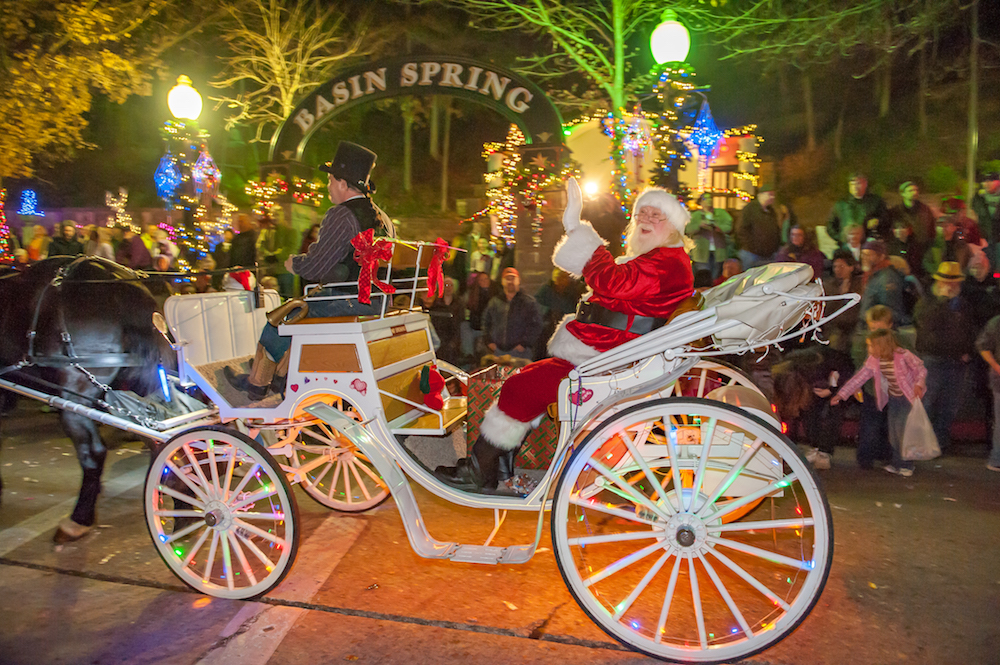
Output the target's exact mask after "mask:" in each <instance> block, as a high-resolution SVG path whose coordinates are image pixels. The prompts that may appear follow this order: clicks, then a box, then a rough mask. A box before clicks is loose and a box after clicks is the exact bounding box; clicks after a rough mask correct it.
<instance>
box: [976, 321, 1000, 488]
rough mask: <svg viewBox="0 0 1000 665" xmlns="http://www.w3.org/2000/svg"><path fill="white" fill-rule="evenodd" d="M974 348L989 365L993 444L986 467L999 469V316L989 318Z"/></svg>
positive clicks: (992, 469)
mask: <svg viewBox="0 0 1000 665" xmlns="http://www.w3.org/2000/svg"><path fill="white" fill-rule="evenodd" d="M976 350H977V351H979V355H980V357H982V359H983V360H984V361H985V362H986V365H987V366H988V367H989V377H990V378H989V385H990V392H992V393H993V445H992V447H991V448H990V457H989V459H988V460H987V462H986V468H987V469H989V470H990V471H1000V316H995V317H993V318H992V319H990V320H989V322H988V323H987V324H986V327H985V328H983V332H981V333H980V334H979V338H978V339H977V340H976Z"/></svg>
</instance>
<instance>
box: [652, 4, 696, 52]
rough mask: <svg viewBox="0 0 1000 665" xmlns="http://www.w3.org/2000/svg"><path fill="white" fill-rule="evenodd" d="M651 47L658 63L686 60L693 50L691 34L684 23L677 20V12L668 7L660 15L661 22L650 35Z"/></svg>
mask: <svg viewBox="0 0 1000 665" xmlns="http://www.w3.org/2000/svg"><path fill="white" fill-rule="evenodd" d="M649 49H650V50H651V51H652V52H653V59H654V60H656V64H658V65H663V64H666V63H668V62H684V61H685V60H687V56H688V51H690V50H691V35H690V34H689V33H688V29H687V28H685V27H684V24H683V23H681V22H680V21H678V20H677V13H676V12H674V10H672V9H667V10H665V11H664V12H663V14H662V15H661V16H660V24H659V25H658V26H656V29H655V30H653V34H651V35H650V36H649Z"/></svg>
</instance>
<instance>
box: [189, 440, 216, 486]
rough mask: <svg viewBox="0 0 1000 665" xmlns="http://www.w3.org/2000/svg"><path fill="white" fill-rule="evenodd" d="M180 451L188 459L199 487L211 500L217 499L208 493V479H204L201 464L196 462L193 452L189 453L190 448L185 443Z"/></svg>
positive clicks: (196, 458)
mask: <svg viewBox="0 0 1000 665" xmlns="http://www.w3.org/2000/svg"><path fill="white" fill-rule="evenodd" d="M182 449H183V450H184V455H185V456H186V457H187V458H188V461H189V462H190V463H191V466H192V467H193V468H194V473H195V475H197V476H198V480H200V481H201V486H202V487H204V488H205V490H206V491H208V492H209V494H208V496H209V497H210V498H213V499H214V498H218V497H214V496H212V492H210V491H209V487H210V485H209V484H208V479H207V478H205V472H204V471H202V470H201V462H199V461H198V457H197V456H196V455H195V454H194V453H193V452H191V446H189V445H188V444H186V443H185V444H184V445H183V447H182Z"/></svg>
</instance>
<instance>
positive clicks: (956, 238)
mask: <svg viewBox="0 0 1000 665" xmlns="http://www.w3.org/2000/svg"><path fill="white" fill-rule="evenodd" d="M937 223H938V228H939V229H940V230H939V232H938V235H937V238H936V239H935V240H934V242H933V243H932V244H931V246H930V247H928V248H927V251H926V252H925V253H924V270H925V271H926V272H927V274H928V275H933V274H934V273H935V272H936V271H937V268H938V266H939V265H941V264H942V263H944V262H946V261H954V262H955V263H957V264H958V265H959V267H960V268H961V269H962V271H963V272H964V271H965V269H966V268H967V267H968V265H969V259H970V258H971V256H972V250H970V249H969V244H968V243H967V242H966V241H965V239H963V238H962V234H961V233H959V232H958V231H959V226H958V223H957V221H956V219H955V216H954V215H945V216H942V217H940V218H939V219H938V222H937Z"/></svg>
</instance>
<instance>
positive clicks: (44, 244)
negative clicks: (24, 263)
mask: <svg viewBox="0 0 1000 665" xmlns="http://www.w3.org/2000/svg"><path fill="white" fill-rule="evenodd" d="M51 242H52V239H51V238H49V232H48V231H46V230H45V227H44V226H42V225H41V224H35V226H34V227H33V228H32V235H31V240H30V241H29V242H28V243H27V248H26V249H27V250H28V260H29V261H32V262H34V261H41V260H42V259H44V258H47V257H48V255H49V245H50V244H51Z"/></svg>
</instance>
